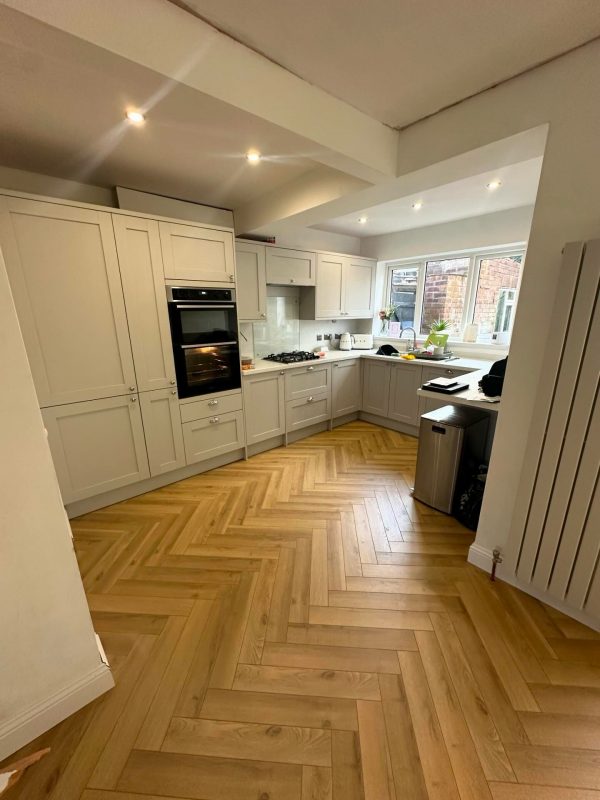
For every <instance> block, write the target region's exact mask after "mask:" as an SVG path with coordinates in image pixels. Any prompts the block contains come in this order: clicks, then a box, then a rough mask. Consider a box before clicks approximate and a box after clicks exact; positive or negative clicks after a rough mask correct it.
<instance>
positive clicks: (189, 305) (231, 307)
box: [173, 300, 235, 311]
mask: <svg viewBox="0 0 600 800" xmlns="http://www.w3.org/2000/svg"><path fill="white" fill-rule="evenodd" d="M173 302H175V301H173ZM180 303H181V300H177V305H176V306H175V308H176V309H178V310H184V309H186V308H199V309H202V310H206V309H211V308H226V309H227V310H229V311H231V309H233V308H235V303H226V304H225V303H223V304H222V305H215V304H212V303H211V304H210V305H209V304H208V303H207V304H206V305H198V304H196V303H194V304H193V305H192V304H191V303H183V304H182V305H179V304H180Z"/></svg>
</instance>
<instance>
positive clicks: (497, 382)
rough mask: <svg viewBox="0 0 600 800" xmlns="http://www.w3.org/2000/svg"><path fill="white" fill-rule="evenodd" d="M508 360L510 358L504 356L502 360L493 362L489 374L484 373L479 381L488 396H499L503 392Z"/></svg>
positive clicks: (480, 386)
mask: <svg viewBox="0 0 600 800" xmlns="http://www.w3.org/2000/svg"><path fill="white" fill-rule="evenodd" d="M507 361H508V358H503V359H502V360H501V361H495V362H494V363H493V364H492V366H491V368H490V371H489V372H488V374H487V375H484V376H483V378H482V379H481V380H480V381H479V388H480V389H481V391H482V392H483V393H484V395H485V396H486V397H499V396H500V395H501V394H502V387H503V386H504V373H505V372H506V363H507Z"/></svg>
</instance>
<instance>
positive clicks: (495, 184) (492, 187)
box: [485, 181, 502, 192]
mask: <svg viewBox="0 0 600 800" xmlns="http://www.w3.org/2000/svg"><path fill="white" fill-rule="evenodd" d="M500 186H502V181H490V182H489V183H486V185H485V188H486V189H489V190H490V192H494V191H495V190H496V189H498V188H499V187H500Z"/></svg>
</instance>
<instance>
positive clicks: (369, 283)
mask: <svg viewBox="0 0 600 800" xmlns="http://www.w3.org/2000/svg"><path fill="white" fill-rule="evenodd" d="M343 308H344V316H347V317H355V318H357V317H358V318H364V319H366V318H368V317H372V316H373V315H374V313H375V263H374V262H373V261H367V260H366V259H361V258H356V257H354V256H346V259H345V264H344V285H343Z"/></svg>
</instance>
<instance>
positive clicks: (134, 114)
mask: <svg viewBox="0 0 600 800" xmlns="http://www.w3.org/2000/svg"><path fill="white" fill-rule="evenodd" d="M125 117H126V118H127V120H128V122H131V124H132V125H143V124H144V122H145V121H146V117H145V116H144V115H143V114H142V112H141V111H134V110H131V111H128V112H127V113H126V114H125Z"/></svg>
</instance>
